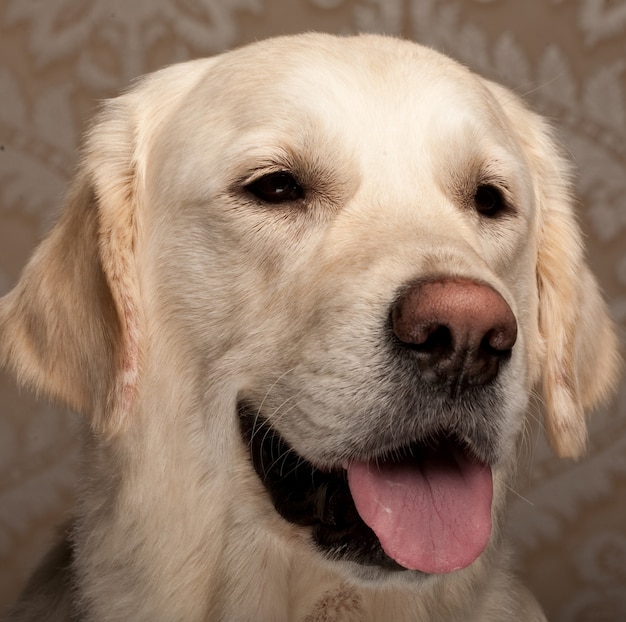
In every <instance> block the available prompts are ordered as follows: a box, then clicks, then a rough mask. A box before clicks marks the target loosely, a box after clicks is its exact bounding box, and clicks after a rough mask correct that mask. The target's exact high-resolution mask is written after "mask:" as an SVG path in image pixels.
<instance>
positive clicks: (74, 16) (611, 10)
mask: <svg viewBox="0 0 626 622" xmlns="http://www.w3.org/2000/svg"><path fill="white" fill-rule="evenodd" d="M304 30H326V31H331V32H337V33H353V32H358V31H379V32H386V33H390V34H396V35H400V36H403V37H408V38H412V39H415V40H417V41H420V42H422V43H426V44H428V45H432V46H434V47H436V48H438V49H440V50H442V51H444V52H447V53H448V54H450V55H452V56H454V57H456V58H458V59H459V60H461V61H462V62H464V63H466V64H467V65H469V66H471V67H473V68H474V69H476V70H478V71H480V72H481V73H483V74H485V75H487V76H489V77H491V78H493V79H495V80H497V81H500V82H502V83H504V84H506V85H508V86H509V87H511V88H513V89H514V90H516V92H518V93H520V94H521V95H523V96H525V97H526V99H527V100H528V101H529V102H530V103H531V104H532V105H533V106H534V107H535V108H536V109H538V110H539V111H541V112H543V113H544V114H546V115H548V116H549V117H550V118H552V119H553V121H554V123H555V125H556V126H557V128H558V130H559V132H560V135H561V137H562V140H563V142H564V144H565V145H566V146H567V149H569V151H570V153H571V155H572V157H573V159H574V161H575V162H576V165H577V168H578V173H579V179H578V185H577V190H578V195H579V197H580V220H581V223H582V225H583V227H584V228H585V230H586V233H587V236H588V237H587V244H588V253H589V258H590V261H591V263H592V265H593V266H594V269H595V271H596V273H597V274H598V275H599V278H600V280H601V282H602V285H603V287H604V289H605V291H606V293H607V297H608V298H609V302H610V305H611V308H612V311H613V314H614V317H615V319H616V320H617V322H618V324H619V325H620V326H621V327H622V329H623V327H624V325H625V324H626V3H625V2H624V0H531V1H529V2H524V3H522V2H517V1H516V0H290V1H289V2H286V1H285V0H145V1H142V2H128V1H127V0H124V1H122V0H88V1H85V0H0V294H1V293H4V292H6V291H7V290H8V289H9V287H10V286H11V284H12V283H14V282H15V280H16V279H17V277H18V274H19V271H20V269H21V268H22V266H23V265H24V263H25V261H26V259H27V257H28V256H29V254H30V253H31V251H32V249H33V247H34V245H35V244H36V242H37V240H38V239H39V238H40V236H41V234H42V232H43V231H45V229H46V228H47V227H48V226H49V224H50V222H51V219H52V218H53V217H54V214H55V211H56V209H57V208H58V205H59V204H60V200H61V197H62V194H63V191H64V188H65V186H66V183H67V181H68V179H69V178H70V177H71V175H72V172H73V168H74V164H75V160H76V148H77V146H78V144H79V142H80V136H81V134H82V132H83V131H84V129H85V126H86V123H87V121H88V119H89V118H90V117H91V116H92V114H93V112H94V111H95V109H96V106H97V101H98V100H100V99H102V98H104V97H109V96H112V95H114V94H115V93H116V92H118V91H119V90H120V89H122V88H124V87H125V86H126V85H127V84H128V83H129V82H130V81H131V80H132V79H133V78H135V77H136V76H138V75H140V74H142V73H145V72H148V71H152V70H154V69H157V68H158V67H160V66H162V65H164V64H169V63H172V62H177V61H180V60H184V59H187V58H191V57H197V56H203V55H209V54H213V53H216V52H219V51H221V50H223V49H226V48H229V47H232V46H235V45H240V44H242V43H245V42H247V41H251V40H254V39H258V38H262V37H265V36H269V35H275V34H283V33H289V32H299V31H304ZM625 413H626V388H622V389H621V392H620V395H619V396H618V398H617V399H616V400H615V401H614V403H613V404H612V405H611V406H610V407H607V408H606V409H605V410H604V411H603V412H601V413H599V414H597V415H596V416H595V417H594V418H593V419H592V420H591V421H590V424H591V444H590V445H591V447H590V452H589V456H588V457H587V458H586V459H585V460H582V461H580V462H578V463H572V462H569V461H560V460H557V459H556V458H555V457H554V456H553V455H552V454H551V452H550V450H549V449H548V448H547V445H546V443H545V442H544V440H543V437H542V435H541V433H540V431H539V427H540V426H535V428H536V429H535V431H534V432H533V433H531V434H529V435H528V439H527V442H526V448H525V449H526V451H525V453H526V454H527V455H526V457H525V459H524V462H523V466H522V467H521V468H520V482H519V485H518V488H517V489H516V490H514V491H513V494H512V498H513V503H512V508H511V519H510V532H511V535H512V538H513V540H514V541H515V544H516V548H517V551H518V556H517V559H518V569H519V572H520V574H522V575H523V576H524V577H525V580H526V581H527V583H528V584H529V586H530V587H531V588H532V589H533V591H534V592H535V593H536V594H537V596H538V597H539V599H540V600H541V602H542V603H543V605H544V607H545V609H546V611H547V612H548V614H549V617H550V619H551V620H555V621H556V622H592V621H593V622H605V621H606V622H609V621H611V622H616V621H618V620H623V619H626V590H624V586H625V585H626V420H625V419H624V414H625ZM73 422H74V416H73V415H71V414H68V413H65V412H62V411H59V410H58V409H55V408H53V407H51V406H48V405H45V404H37V403H36V402H35V401H34V400H33V399H32V398H30V397H29V396H26V395H21V394H19V393H18V392H17V390H16V389H15V388H14V386H13V384H12V383H11V382H10V381H9V379H7V378H5V377H4V376H2V377H0V610H2V608H3V607H4V606H5V605H6V604H7V603H8V602H9V601H10V600H11V599H13V598H14V597H15V595H16V593H17V592H18V590H19V588H20V586H21V584H22V583H23V581H24V579H25V578H26V576H27V575H28V573H29V572H30V569H31V568H32V566H33V565H34V564H35V563H36V561H37V559H38V557H39V556H40V555H41V553H42V551H43V550H44V549H45V547H46V546H47V544H48V543H49V541H50V540H51V538H52V537H53V534H54V525H55V524H57V523H58V522H59V521H61V520H62V518H63V516H65V515H66V514H67V512H68V511H70V509H71V503H72V489H73V483H74V481H75V478H76V472H77V464H76V449H75V445H76V442H75V441H76V438H75V432H74V423H73Z"/></svg>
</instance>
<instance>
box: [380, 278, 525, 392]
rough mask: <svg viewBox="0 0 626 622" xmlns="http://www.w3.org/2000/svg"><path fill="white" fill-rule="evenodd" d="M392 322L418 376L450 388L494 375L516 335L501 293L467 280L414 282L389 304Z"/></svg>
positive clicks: (477, 382)
mask: <svg viewBox="0 0 626 622" xmlns="http://www.w3.org/2000/svg"><path fill="white" fill-rule="evenodd" d="M391 322H392V328H393V332H394V333H395V335H396V337H397V338H398V339H399V340H400V342H401V343H402V345H403V346H404V347H405V348H406V349H408V350H410V351H411V354H412V356H413V357H414V358H415V359H416V360H417V363H418V366H419V369H420V372H421V374H422V376H423V377H424V378H426V379H428V380H430V381H433V382H437V383H439V384H442V385H445V386H447V387H449V388H450V389H451V390H452V391H454V392H457V391H459V390H462V389H464V388H466V387H468V386H480V385H485V384H487V383H488V382H490V381H491V380H493V379H494V378H495V377H496V375H497V374H498V371H499V369H500V363H501V362H503V361H505V360H507V359H508V358H509V357H510V356H511V351H512V348H513V345H514V344H515V341H516V339H517V322H516V321H515V316H514V314H513V311H512V310H511V307H509V305H508V304H507V302H506V301H505V300H504V298H503V297H502V296H501V295H500V294H499V293H498V292H496V291H495V290H494V289H493V288H491V287H490V286H488V285H485V284H482V283H476V282H474V281H469V280H455V279H442V280H429V281H421V282H419V283H417V284H415V285H413V286H412V287H411V288H410V289H409V290H408V291H406V292H405V293H404V294H403V295H402V296H401V297H400V298H399V300H398V301H397V302H396V304H395V305H394V306H393V308H392V311H391Z"/></svg>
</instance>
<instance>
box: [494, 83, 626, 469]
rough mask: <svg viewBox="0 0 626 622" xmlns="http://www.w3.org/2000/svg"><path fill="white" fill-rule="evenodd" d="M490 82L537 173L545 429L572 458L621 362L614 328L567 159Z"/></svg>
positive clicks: (539, 124)
mask: <svg viewBox="0 0 626 622" xmlns="http://www.w3.org/2000/svg"><path fill="white" fill-rule="evenodd" d="M489 87H490V88H491V90H492V92H493V93H494V94H495V96H496V98H497V100H498V102H499V103H500V105H501V106H502V107H503V108H504V110H505V112H506V114H507V116H508V117H509V119H510V121H511V122H512V124H513V127H514V128H515V129H516V130H517V133H518V140H519V141H520V142H521V144H522V145H523V147H524V151H525V155H526V157H527V159H528V163H529V165H530V167H531V171H532V174H533V177H534V180H535V196H536V202H537V287H538V296H539V318H538V319H539V332H540V337H541V340H542V342H543V343H542V346H543V348H542V349H543V352H542V356H541V359H542V364H541V370H540V379H539V383H540V393H541V396H542V398H543V406H544V416H545V426H546V432H547V435H548V439H549V440H550V444H551V445H552V447H553V448H554V450H555V451H556V452H557V454H558V455H559V456H561V457H572V458H577V457H580V456H581V455H582V454H583V453H584V451H585V447H586V443H587V426H586V422H585V414H586V413H587V412H588V411H589V410H591V409H592V408H594V407H595V406H596V405H597V404H598V403H600V402H601V401H602V400H604V399H605V398H606V397H607V396H608V395H609V394H610V392H611V390H612V389H614V387H615V383H616V380H617V374H618V369H619V362H620V360H619V355H618V346H617V339H616V335H615V330H614V326H613V323H612V321H611V319H610V317H609V314H608V311H607V307H606V304H605V302H604V300H603V297H602V295H601V293H600V290H599V287H598V283H597V282H596V279H595V278H594V276H593V275H592V273H591V271H590V270H589V267H588V266H587V263H586V261H585V257H584V249H583V239H582V234H581V231H580V227H579V225H578V223H577V222H576V217H575V214H574V201H573V198H572V188H571V185H572V184H571V167H570V164H569V162H568V161H567V160H566V159H565V158H564V157H563V155H562V154H561V152H560V149H559V147H558V146H557V142H556V141H555V139H554V138H553V136H552V131H551V129H550V127H549V126H548V125H547V123H546V122H545V121H544V120H543V119H542V118H541V117H540V116H538V115H536V114H534V113H532V112H530V111H529V110H528V109H527V108H526V107H525V106H524V105H523V104H522V103H521V101H520V100H519V99H518V98H517V97H516V96H515V95H513V94H512V93H511V92H510V91H507V90H505V89H504V88H502V87H499V86H498V85H493V84H489Z"/></svg>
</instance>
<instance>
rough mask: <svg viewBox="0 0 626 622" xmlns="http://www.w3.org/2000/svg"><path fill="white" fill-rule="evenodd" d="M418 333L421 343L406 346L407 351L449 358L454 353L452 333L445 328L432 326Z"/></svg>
mask: <svg viewBox="0 0 626 622" xmlns="http://www.w3.org/2000/svg"><path fill="white" fill-rule="evenodd" d="M420 332H421V334H422V335H423V341H421V343H409V344H407V345H408V347H409V349H411V350H414V351H415V352H422V353H424V354H429V355H432V356H435V357H445V356H449V355H451V354H452V352H453V351H454V342H453V339H452V333H451V332H450V329H449V328H448V327H447V326H443V325H434V326H430V327H429V328H428V329H425V330H424V329H423V330H422V331H420Z"/></svg>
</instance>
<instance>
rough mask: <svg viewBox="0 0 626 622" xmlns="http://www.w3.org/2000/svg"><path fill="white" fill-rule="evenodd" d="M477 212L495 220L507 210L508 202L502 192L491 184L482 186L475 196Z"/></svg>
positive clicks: (477, 189)
mask: <svg viewBox="0 0 626 622" xmlns="http://www.w3.org/2000/svg"><path fill="white" fill-rule="evenodd" d="M474 206H475V207H476V211H477V212H478V213H479V214H482V215H483V216H487V217H488V218H495V217H496V216H499V215H500V214H501V213H502V212H504V211H506V209H507V202H506V199H505V198H504V196H503V195H502V191H501V190H500V189H499V188H496V187H495V186H491V185H489V184H481V185H480V186H478V188H476V194H474Z"/></svg>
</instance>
